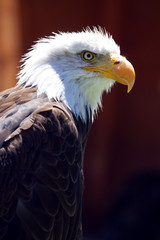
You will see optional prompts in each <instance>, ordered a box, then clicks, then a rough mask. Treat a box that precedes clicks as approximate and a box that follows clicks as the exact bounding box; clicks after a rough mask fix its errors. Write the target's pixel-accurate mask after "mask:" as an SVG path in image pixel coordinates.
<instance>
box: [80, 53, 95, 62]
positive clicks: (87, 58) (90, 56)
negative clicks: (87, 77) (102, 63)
mask: <svg viewBox="0 0 160 240" xmlns="http://www.w3.org/2000/svg"><path fill="white" fill-rule="evenodd" d="M81 57H82V59H83V60H84V61H86V62H92V61H94V60H95V54H94V53H92V52H90V51H83V52H81Z"/></svg>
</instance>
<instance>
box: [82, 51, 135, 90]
mask: <svg viewBox="0 0 160 240" xmlns="http://www.w3.org/2000/svg"><path fill="white" fill-rule="evenodd" d="M83 69H84V70H87V71H95V72H99V76H100V77H106V78H110V79H113V80H115V81H116V82H119V83H121V84H124V85H127V86H128V92H130V91H131V89H132V87H133V85H134V82H135V71H134V68H133V66H132V64H131V63H130V62H129V61H128V60H127V59H126V58H125V57H122V56H120V55H117V54H113V55H111V56H110V57H109V56H106V58H105V61H103V64H101V63H96V64H95V65H94V66H87V67H83Z"/></svg>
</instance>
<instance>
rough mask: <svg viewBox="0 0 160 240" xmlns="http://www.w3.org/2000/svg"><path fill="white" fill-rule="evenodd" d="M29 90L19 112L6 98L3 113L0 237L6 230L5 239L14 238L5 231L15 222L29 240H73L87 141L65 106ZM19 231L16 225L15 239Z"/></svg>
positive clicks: (79, 202)
mask: <svg viewBox="0 0 160 240" xmlns="http://www.w3.org/2000/svg"><path fill="white" fill-rule="evenodd" d="M23 91H24V92H25V90H24V89H23ZM27 91H28V93H27V94H26V92H25V94H26V95H25V94H24V93H23V94H22V89H20V92H19V99H18V98H17V102H16V106H18V107H16V106H15V105H14V104H15V103H13V102H15V101H13V100H12V99H14V98H16V96H13V95H14V94H13V93H12V94H13V95H12V97H11V96H10V94H9V93H6V94H7V95H6V99H7V98H10V104H9V103H8V106H9V110H8V111H6V109H5V108H4V111H1V112H4V114H3V115H2V116H1V120H0V121H1V122H0V127H1V128H0V131H1V133H3V131H4V130H5V131H6V132H5V134H4V135H3V134H1V136H2V137H1V138H0V141H1V143H0V144H1V145H0V178H1V179H0V192H1V196H2V197H1V200H0V221H2V222H3V226H4V227H3V228H2V230H1V232H2V233H0V234H1V236H3V235H4V234H5V232H6V231H7V230H6V229H7V228H8V232H7V233H6V234H7V235H6V236H7V237H8V238H7V239H10V237H11V238H12V239H13V237H12V236H13V234H12V236H10V233H9V232H12V231H11V229H12V230H13V225H14V221H15V219H18V220H16V221H18V223H19V224H20V221H21V222H22V225H23V229H24V231H23V234H25V233H26V232H27V234H28V235H29V236H31V237H32V238H33V239H52V238H49V236H50V235H53V236H54V238H53V239H57V240H58V239H61V237H63V239H76V236H77V237H78V235H79V231H80V230H79V229H80V219H81V210H80V209H81V197H82V188H83V187H82V185H83V174H82V156H83V151H84V142H85V140H84V139H85V136H82V135H84V133H83V134H81V131H79V129H78V127H77V124H76V121H75V119H74V116H73V115H72V113H71V112H70V111H69V110H68V109H67V108H66V106H65V105H64V104H63V103H59V102H49V101H48V100H47V99H45V100H44V99H43V98H45V97H44V96H43V97H42V98H37V96H36V93H35V90H33V89H32V90H29V89H27ZM22 96H24V99H23V97H22ZM42 99H43V100H42ZM1 100H2V103H3V104H2V105H3V106H4V104H5V103H4V101H3V99H1ZM28 102H30V104H29V103H28ZM0 109H2V107H1V108H0ZM10 118H11V119H10ZM82 125H83V124H81V128H82ZM64 219H65V221H64ZM16 224H17V223H16ZM64 224H65V226H64ZM55 229H56V230H55ZM18 232H19V230H18V226H17V227H16V229H15V228H14V234H15V235H16V234H20V233H18ZM69 236H70V237H69ZM73 236H74V237H73ZM0 239H1V237H0Z"/></svg>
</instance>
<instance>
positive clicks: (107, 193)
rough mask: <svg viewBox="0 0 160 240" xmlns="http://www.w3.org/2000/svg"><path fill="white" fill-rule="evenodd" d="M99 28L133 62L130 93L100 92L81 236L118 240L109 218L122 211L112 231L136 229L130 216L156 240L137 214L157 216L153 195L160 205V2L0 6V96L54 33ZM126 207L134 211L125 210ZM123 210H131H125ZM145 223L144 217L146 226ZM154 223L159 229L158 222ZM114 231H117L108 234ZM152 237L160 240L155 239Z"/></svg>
mask: <svg viewBox="0 0 160 240" xmlns="http://www.w3.org/2000/svg"><path fill="white" fill-rule="evenodd" d="M98 25H100V26H101V27H105V28H106V29H107V31H109V32H110V34H111V35H113V37H114V39H115V41H116V42H117V43H118V44H119V45H120V46H121V53H122V55H124V56H126V57H127V58H128V60H129V61H130V62H131V63H132V64H133V66H134V68H135V71H136V83H135V86H134V88H133V89H132V91H131V92H130V93H129V94H127V89H126V87H125V86H121V85H118V84H117V85H116V86H115V87H114V88H113V89H112V92H111V93H110V94H108V95H106V94H104V96H103V112H100V113H99V115H98V119H96V121H95V122H94V124H93V127H92V130H91V133H90V136H89V141H88V144H87V148H86V154H85V161H84V172H85V191H84V207H83V213H84V214H83V225H84V231H85V235H86V236H90V235H92V234H93V235H94V236H96V232H97V234H99V236H100V234H102V235H103V236H101V238H100V237H98V238H97V239H121V238H120V235H121V234H118V235H117V238H116V237H115V238H111V235H112V232H118V230H117V228H116V227H115V225H116V223H115V221H111V219H114V217H113V216H114V215H115V216H117V215H116V214H118V213H117V212H118V211H119V212H122V215H123V213H124V212H125V213H126V214H127V215H125V216H126V221H124V222H123V220H124V219H123V220H122V219H121V218H118V217H116V218H115V219H119V223H117V225H118V224H119V225H120V223H121V224H122V222H123V227H124V230H123V231H124V232H126V228H127V226H128V225H127V224H129V223H130V226H133V225H134V224H133V222H132V221H130V219H133V218H134V217H133V215H134V214H135V215H136V216H135V219H137V221H135V222H138V221H139V222H140V224H142V223H143V222H144V226H145V229H146V230H144V232H146V231H147V229H152V230H153V233H151V235H152V237H151V238H149V239H154V237H153V235H154V234H156V230H155V228H154V227H153V226H151V224H150V221H151V218H152V217H153V216H150V215H147V217H146V215H145V216H144V218H143V217H140V216H139V211H140V210H139V209H143V210H144V212H147V211H148V209H151V213H154V214H155V215H156V214H158V208H159V203H158V204H157V205H156V204H155V202H154V201H153V197H152V196H153V195H154V196H155V195H156V197H155V198H154V200H155V201H156V202H157V201H158V200H157V199H158V197H159V190H160V185H159V171H160V126H159V125H160V47H159V43H160V30H159V25H160V1H158V0H157V1H155V0H152V1H151V0H141V1H140V0H138V1H128V0H117V1H116V0H99V1H93V0H81V1H75V0H71V1H64V0H58V1H54V0H45V1H44V0H0V90H3V89H5V88H9V87H11V86H14V84H15V83H16V78H15V75H16V73H17V71H18V68H17V66H18V65H19V60H20V56H21V55H22V54H24V53H25V52H26V51H27V49H28V48H30V46H31V45H32V44H33V42H34V41H35V40H37V39H38V38H40V37H44V36H46V35H47V36H48V35H50V34H51V32H57V31H80V30H82V28H85V27H86V26H90V27H92V26H98ZM130 179H132V180H130ZM129 184H131V185H129ZM129 186H130V187H129ZM144 189H145V192H144ZM151 189H154V190H152V191H151ZM150 191H151V192H152V193H153V194H151V193H150ZM133 193H134V194H135V195H134V194H133ZM132 194H133V195H134V196H133V195H132ZM126 195H127V196H130V197H128V198H127V197H126ZM135 196H136V197H135ZM140 197H142V199H141V201H140V200H139V199H140ZM135 198H136V199H137V201H136V200H135ZM122 199H123V200H122ZM125 199H128V200H125ZM129 201H131V202H133V205H132V204H131V205H130V207H129V208H127V204H128V202H129ZM139 201H140V202H142V203H141V204H140V203H139ZM146 201H149V203H148V204H149V205H146V204H145V202H146ZM152 201H153V202H154V203H153V202H152ZM158 202H159V201H158ZM117 206H119V207H117ZM133 206H134V207H133ZM151 206H152V207H151ZM125 207H126V208H127V209H128V210H124V209H125ZM154 207H155V209H154V210H153V209H152V208H154ZM131 210H132V211H131ZM120 215H121V214H120ZM142 215H143V214H142ZM155 215H154V217H153V218H154V219H156V217H155ZM111 216H112V217H111ZM146 218H149V219H148V221H147V223H145V221H144V219H146ZM140 219H141V220H140ZM116 221H118V220H116ZM111 222H112V223H113V226H112V227H111ZM151 222H152V221H151ZM145 224H146V225H145ZM147 224H149V225H147ZM103 225H104V226H107V228H108V230H105V231H108V232H111V233H110V238H109V236H108V235H107V236H108V237H104V236H105V233H104V229H102V226H103ZM117 225H116V226H117ZM155 225H156V226H157V228H156V229H160V225H159V222H156V223H155V224H154V226H155ZM139 226H141V225H139ZM147 226H149V227H147ZM123 227H121V229H123ZM136 227H137V226H136V225H135V228H136ZM111 228H113V229H115V230H114V231H110V229H111ZM131 229H132V227H129V230H127V231H131ZM141 229H143V228H141ZM137 231H138V230H137ZM132 232H133V230H132ZM138 233H139V232H138ZM157 236H158V237H157ZM156 237H157V238H155V239H160V235H156ZM87 239H90V238H89V237H88V238H87ZM91 239H93V238H92V237H91ZM122 239H128V240H130V239H131V238H127V237H126V238H125V237H123V238H122ZM133 239H134V238H133ZM135 239H138V238H137V237H135ZM140 239H147V238H143V237H142V238H140Z"/></svg>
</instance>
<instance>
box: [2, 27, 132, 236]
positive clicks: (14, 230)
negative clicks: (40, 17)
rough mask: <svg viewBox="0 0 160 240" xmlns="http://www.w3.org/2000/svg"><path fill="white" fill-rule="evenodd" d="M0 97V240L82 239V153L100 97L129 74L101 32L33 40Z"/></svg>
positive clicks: (117, 50)
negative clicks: (12, 81)
mask: <svg viewBox="0 0 160 240" xmlns="http://www.w3.org/2000/svg"><path fill="white" fill-rule="evenodd" d="M22 62H23V63H22V66H21V70H20V72H19V74H18V83H17V85H16V86H15V87H13V88H11V89H8V90H5V91H3V92H1V93H0V239H4V240H10V239H16V240H19V239H21V240H31V239H34V240H54V239H55V240H61V239H63V240H65V239H66V240H78V239H81V237H82V226H81V211H82V193H83V154H84V149H85V145H86V141H87V136H88V133H89V130H90V126H91V124H92V122H93V120H94V116H95V115H96V112H97V110H98V108H99V106H101V96H102V93H103V92H104V91H107V92H108V91H109V90H110V89H111V87H112V86H113V84H114V83H115V82H116V81H117V82H119V83H122V84H124V85H127V86H128V91H130V90H131V89H132V87H133V84H134V81H135V72H134V69H133V67H132V65H131V63H130V62H129V61H127V60H126V58H125V57H122V56H121V55H120V48H119V46H118V45H117V44H116V43H115V41H114V40H113V38H112V37H111V36H110V35H108V33H107V32H106V31H105V30H102V29H101V28H93V29H92V30H91V29H89V28H87V29H86V30H84V31H82V32H72V33H58V34H52V36H50V37H46V38H43V39H41V40H39V41H38V42H37V43H36V44H35V45H34V46H33V47H32V49H31V50H30V51H29V52H28V53H27V54H26V55H25V56H24V58H23V59H22Z"/></svg>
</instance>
